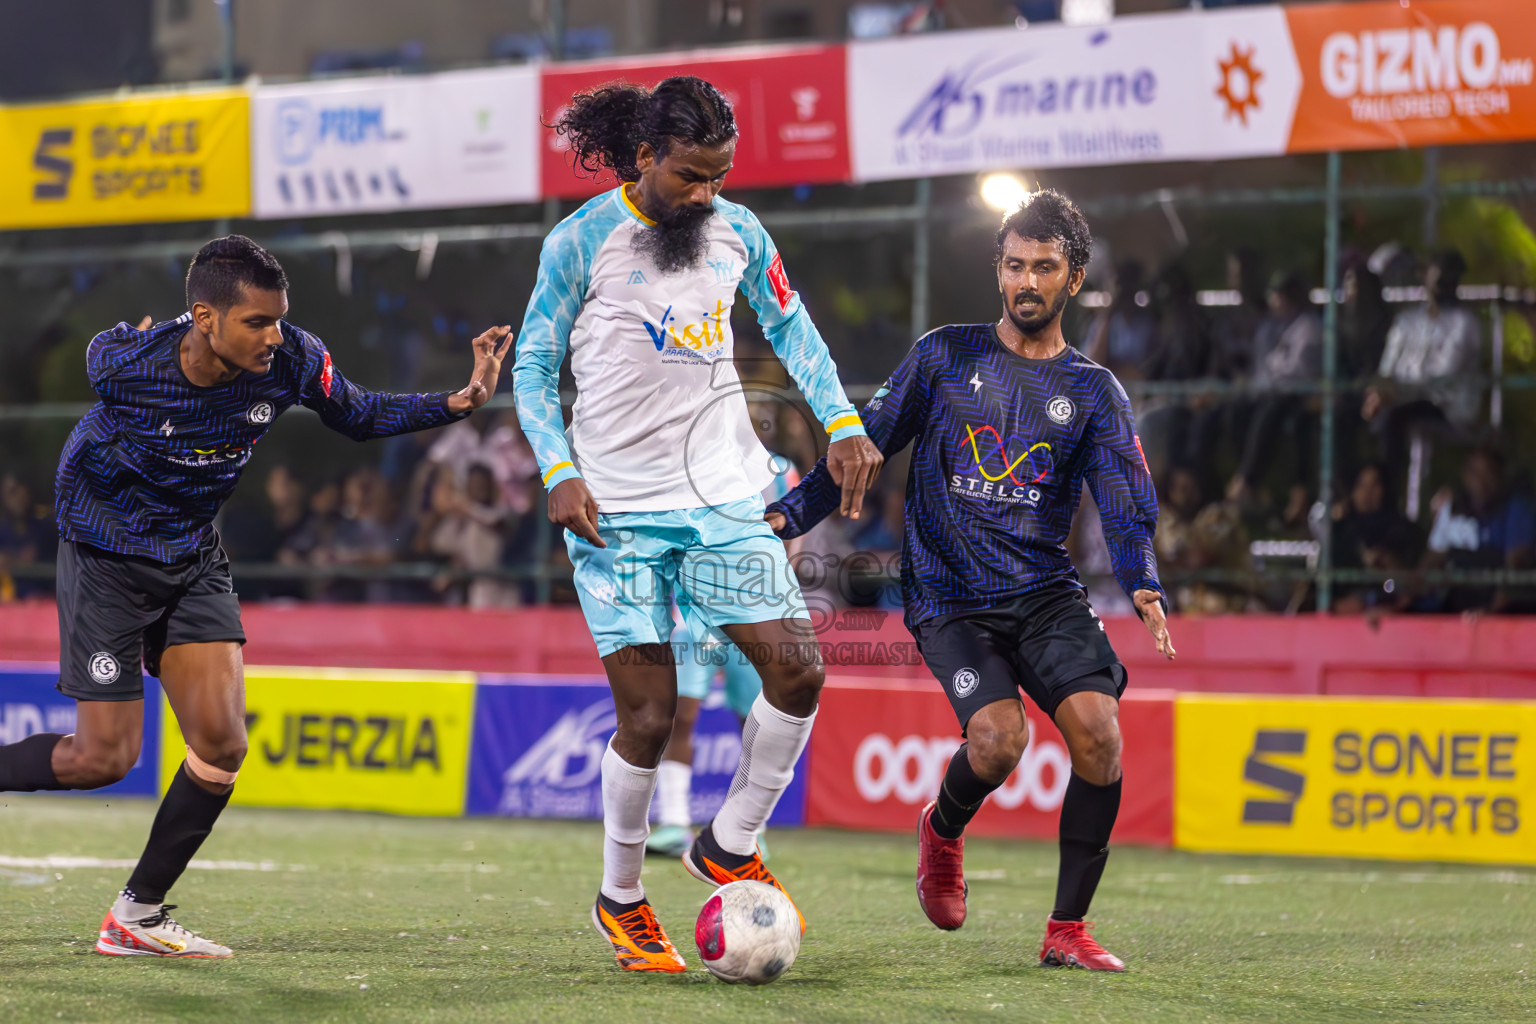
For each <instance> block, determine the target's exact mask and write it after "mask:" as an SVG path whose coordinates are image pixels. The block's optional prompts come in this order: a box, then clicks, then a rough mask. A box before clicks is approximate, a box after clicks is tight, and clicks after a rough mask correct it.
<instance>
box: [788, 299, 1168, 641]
mask: <svg viewBox="0 0 1536 1024" xmlns="http://www.w3.org/2000/svg"><path fill="white" fill-rule="evenodd" d="M863 420H864V426H865V429H867V430H868V431H869V436H870V439H871V440H872V441H874V443H875V444H877V445H878V446H879V447H880V450H881V451H882V452H884V453H885V455H886V456H887V457H889V456H891V455H894V454H895V453H897V452H899V451H901V450H902V449H903V448H905V447H906V446H907V445H908V443H911V444H912V445H913V448H912V467H911V470H910V472H909V473H908V476H907V494H906V516H905V518H906V527H905V536H904V537H903V541H902V552H901V589H902V599H903V602H904V604H905V606H906V621H907V624H908V625H909V626H910V625H915V624H916V623H919V622H922V621H924V620H925V619H929V618H933V617H935V616H938V615H949V614H953V613H955V612H962V611H974V610H977V609H981V608H985V607H988V606H990V605H993V604H995V603H997V602H999V601H1000V600H1002V599H1005V598H1008V597H1012V596H1016V595H1018V594H1021V593H1023V592H1025V591H1029V590H1033V589H1035V588H1036V587H1040V586H1042V585H1044V584H1046V583H1049V582H1051V581H1054V580H1062V579H1065V580H1070V581H1073V582H1076V581H1077V571H1076V570H1075V569H1074V568H1073V567H1072V562H1071V560H1070V559H1069V558H1068V556H1067V549H1066V539H1067V533H1068V532H1069V531H1070V530H1071V528H1072V518H1073V516H1074V515H1075V514H1076V512H1077V505H1078V499H1079V497H1080V496H1081V494H1082V490H1083V481H1084V480H1085V479H1086V480H1087V482H1088V486H1089V488H1090V490H1092V492H1093V497H1094V501H1095V502H1097V503H1098V506H1099V510H1100V513H1101V518H1102V520H1103V523H1104V536H1105V540H1107V541H1108V543H1109V553H1110V558H1111V561H1112V563H1113V567H1114V572H1115V578H1116V579H1117V580H1118V581H1119V583H1120V585H1121V586H1122V587H1124V588H1125V591H1126V593H1127V594H1130V593H1132V592H1134V591H1136V590H1155V591H1157V592H1159V593H1161V592H1162V585H1161V584H1160V583H1159V582H1158V578H1157V560H1156V556H1155V555H1154V554H1153V550H1152V534H1153V532H1154V531H1155V530H1156V528H1157V496H1156V493H1155V492H1154V490H1153V487H1152V477H1151V475H1150V474H1149V473H1148V471H1147V466H1146V460H1145V458H1144V457H1143V455H1142V451H1141V441H1140V439H1139V438H1137V436H1136V427H1135V423H1134V421H1133V420H1132V418H1131V406H1130V401H1129V400H1128V399H1127V398H1126V395H1125V391H1124V390H1123V389H1122V388H1121V387H1120V384H1119V382H1118V381H1116V380H1115V378H1114V375H1113V374H1111V373H1110V372H1109V371H1108V370H1106V369H1104V367H1102V366H1099V365H1098V364H1097V363H1095V362H1093V361H1092V360H1091V359H1088V358H1087V357H1086V356H1084V355H1082V354H1081V353H1079V352H1078V351H1076V350H1075V349H1072V348H1068V349H1067V350H1066V351H1065V352H1064V353H1062V354H1061V355H1059V356H1056V357H1054V358H1051V359H1025V358H1023V357H1022V356H1019V355H1016V354H1015V353H1013V352H1011V351H1010V350H1008V349H1007V348H1005V347H1004V346H1003V344H1002V342H1001V341H1000V340H998V337H997V334H996V330H995V328H994V327H993V325H991V324H967V325H961V326H950V327H941V328H939V329H938V330H936V331H933V332H931V333H929V334H927V335H924V336H923V337H922V338H920V339H918V342H917V344H916V345H914V346H913V347H912V351H911V352H910V353H909V354H908V355H907V357H906V359H904V360H903V361H902V363H901V365H900V366H899V367H897V368H896V371H895V372H894V373H893V374H891V376H890V379H889V380H887V381H886V382H885V384H884V386H882V387H881V388H880V390H879V391H878V392H876V394H875V397H874V398H872V399H871V400H870V402H869V404H868V405H866V406H865V407H864V414H863ZM840 493H841V492H840V490H839V488H838V486H837V484H836V483H834V482H833V480H832V475H831V473H830V472H829V471H828V470H827V464H826V459H825V458H823V459H822V460H821V462H819V463H818V464H817V465H816V468H815V469H813V470H812V471H811V472H810V473H808V474H806V477H805V479H804V480H802V481H801V482H800V485H799V486H798V487H796V488H795V489H794V490H793V491H791V492H790V493H789V494H788V495H786V496H785V497H784V498H783V499H782V500H781V501H778V502H775V503H774V504H772V505H770V506H769V511H776V512H782V513H783V514H784V516H785V518H786V520H787V521H788V522H787V525H786V527H785V530H784V532H783V536H784V537H786V538H789V537H797V536H799V535H800V534H802V533H804V532H805V531H807V530H809V529H810V528H811V527H813V526H815V525H816V524H817V523H818V522H820V521H821V520H822V519H823V518H825V517H826V516H827V515H828V514H829V513H830V512H831V511H832V510H833V509H835V508H836V507H837V506H838V504H839V500H840Z"/></svg>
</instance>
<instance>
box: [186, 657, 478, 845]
mask: <svg viewBox="0 0 1536 1024" xmlns="http://www.w3.org/2000/svg"><path fill="white" fill-rule="evenodd" d="M474 684H475V677H474V675H473V674H471V673H468V672H392V671H387V670H382V669H360V670H357V671H350V670H346V669H318V668H309V669H282V668H255V667H247V669H246V675H245V704H246V716H245V720H246V731H247V734H248V736H249V750H248V751H247V753H246V757H245V765H244V767H243V768H241V770H240V781H239V783H238V784H237V785H236V786H235V792H234V796H233V798H232V801H231V802H233V803H236V804H244V805H247V806H259V807H322V808H340V809H347V810H358V811H390V812H393V813H396V814H436V815H454V814H462V813H463V811H464V788H465V777H466V771H467V769H468V765H469V741H470V733H471V727H472V726H471V723H472V718H473V715H474V706H475V685H474ZM185 756H186V753H185V741H184V740H183V739H182V735H181V730H180V729H179V728H177V726H176V722H175V717H174V716H173V715H170V714H167V715H166V728H165V743H164V746H163V748H162V750H161V761H160V765H161V773H160V777H161V779H162V788H163V786H164V785H165V784H168V782H167V780H169V779H170V778H172V773H173V772H175V771H176V769H177V766H178V765H180V764H181V762H182V759H183V758H184V757H185Z"/></svg>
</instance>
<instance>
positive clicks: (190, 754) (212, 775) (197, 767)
mask: <svg viewBox="0 0 1536 1024" xmlns="http://www.w3.org/2000/svg"><path fill="white" fill-rule="evenodd" d="M187 771H189V772H191V773H192V774H193V775H195V776H197V777H198V778H200V779H202V780H203V781H204V782H211V783H213V784H214V785H216V786H233V785H234V784H235V780H236V779H238V778H239V777H240V772H239V771H238V770H237V771H232V772H227V771H225V770H224V769H223V768H216V767H214V766H213V765H211V764H209V763H208V762H207V761H204V760H203V759H202V758H200V757H198V756H197V751H195V750H193V749H192V748H191V747H188V748H187Z"/></svg>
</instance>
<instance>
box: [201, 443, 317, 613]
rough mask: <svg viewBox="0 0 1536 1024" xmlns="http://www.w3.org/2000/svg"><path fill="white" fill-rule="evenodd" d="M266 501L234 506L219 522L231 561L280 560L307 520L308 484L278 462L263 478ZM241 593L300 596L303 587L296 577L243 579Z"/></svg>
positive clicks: (249, 596) (261, 596)
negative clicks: (305, 488) (281, 553)
mask: <svg viewBox="0 0 1536 1024" xmlns="http://www.w3.org/2000/svg"><path fill="white" fill-rule="evenodd" d="M262 497H263V498H264V499H265V502H264V504H263V505H259V506H258V505H252V504H249V503H246V504H243V505H237V506H235V507H233V508H230V509H229V511H228V512H227V514H226V515H225V516H224V518H223V521H222V522H221V523H220V524H219V539H220V540H221V541H222V542H223V545H224V550H225V552H226V553H227V554H228V555H229V558H230V561H232V562H235V563H237V564H245V565H251V564H265V563H270V562H276V561H278V552H280V551H282V550H283V548H284V547H285V546H287V544H288V542H289V541H290V540H291V539H292V538H293V535H294V534H295V533H297V532H298V530H299V527H300V526H302V525H303V523H304V515H305V504H304V484H303V482H302V481H300V480H299V478H298V476H296V475H295V474H294V472H293V470H291V469H289V468H288V467H287V466H286V465H284V464H282V463H278V464H277V465H276V466H273V467H272V468H271V469H269V470H268V471H267V477H266V480H265V481H263V488H262ZM239 589H240V596H241V597H243V598H247V599H254V600H270V599H272V598H285V597H286V598H297V597H302V596H303V594H304V591H303V588H302V587H300V586H298V585H297V584H296V583H294V582H293V581H292V580H270V579H242V580H241V581H240V583H239Z"/></svg>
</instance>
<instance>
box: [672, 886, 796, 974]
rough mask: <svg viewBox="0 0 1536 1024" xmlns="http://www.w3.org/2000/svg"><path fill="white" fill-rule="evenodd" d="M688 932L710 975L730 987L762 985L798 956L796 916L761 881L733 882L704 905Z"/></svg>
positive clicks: (776, 892) (786, 900) (786, 901)
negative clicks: (696, 943)
mask: <svg viewBox="0 0 1536 1024" xmlns="http://www.w3.org/2000/svg"><path fill="white" fill-rule="evenodd" d="M693 936H694V939H695V940H697V942H698V944H699V956H701V957H703V959H704V966H705V967H706V968H708V969H709V973H710V974H713V975H714V976H715V977H717V978H719V979H720V980H721V981H724V982H727V983H729V984H732V985H735V984H743V985H766V984H768V983H769V982H770V981H775V980H777V979H778V977H779V976H780V975H781V974H783V973H784V972H785V971H787V970H789V965H790V964H792V963H794V962H795V957H796V956H798V955H799V954H800V915H799V913H798V912H797V911H796V910H795V905H794V904H793V903H791V902H790V901H789V897H788V896H785V895H784V894H783V893H782V892H780V891H779V890H778V889H775V888H774V887H773V886H771V885H768V884H767V883H766V882H732V883H730V884H729V885H722V886H721V887H720V888H718V889H716V890H715V894H714V895H713V896H711V897H710V898H709V901H708V902H707V903H705V904H704V909H703V910H701V911H699V920H698V924H697V925H696V926H695V927H694V931H693Z"/></svg>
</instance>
